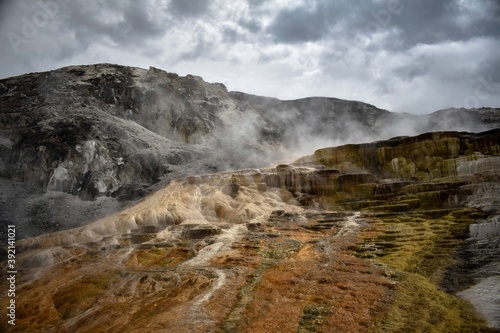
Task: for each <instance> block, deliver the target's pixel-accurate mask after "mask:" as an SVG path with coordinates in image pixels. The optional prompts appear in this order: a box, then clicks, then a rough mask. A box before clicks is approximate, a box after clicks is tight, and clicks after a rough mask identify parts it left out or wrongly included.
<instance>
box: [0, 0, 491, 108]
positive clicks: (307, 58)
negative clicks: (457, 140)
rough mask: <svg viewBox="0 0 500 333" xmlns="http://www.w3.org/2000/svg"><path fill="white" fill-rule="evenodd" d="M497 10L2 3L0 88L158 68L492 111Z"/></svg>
mask: <svg viewBox="0 0 500 333" xmlns="http://www.w3.org/2000/svg"><path fill="white" fill-rule="evenodd" d="M499 17H500V2H499V1H497V0H484V1H464V0H443V1H433V0H372V1H361V0H349V1H348V0H339V1H333V0H318V1H312V0H300V1H297V0H293V1H292V0H271V1H257V0H248V1H246V0H232V1H228V0H216V1H210V2H209V1H204V0H145V1H141V2H138V1H133V0H114V1H113V0H109V1H103V0H87V1H79V0H39V1H31V0H6V1H2V2H1V3H0V38H2V51H1V52H0V77H7V76H12V75H19V74H23V73H27V72H33V71H44V70H51V69H55V68H58V67H62V66H66V65H74V64H92V63H101V62H107V63H116V64H122V65H128V66H136V67H145V68H148V67H149V66H155V67H159V68H162V69H164V70H167V71H169V72H176V73H178V74H180V75H186V74H195V75H199V76H202V77H203V78H204V79H205V80H207V81H210V82H222V83H224V84H225V85H226V86H227V87H228V88H229V89H230V90H240V91H244V92H247V93H252V94H258V95H265V96H272V97H277V98H280V99H296V98H301V97H306V96H328V97H337V98H343V99H350V100H359V101H363V102H367V103H370V104H373V105H376V106H378V107H380V108H385V109H388V110H390V111H395V112H410V113H415V114H422V113H429V112H432V111H435V110H438V109H443V108H448V107H480V106H493V107H499V106H500V46H499V45H500V43H499V42H500V20H499Z"/></svg>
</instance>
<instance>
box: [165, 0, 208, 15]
mask: <svg viewBox="0 0 500 333" xmlns="http://www.w3.org/2000/svg"><path fill="white" fill-rule="evenodd" d="M208 7H209V2H208V1H204V0H172V1H171V2H170V6H169V9H170V10H171V11H172V13H174V14H175V15H180V16H182V17H196V16H200V15H203V14H205V13H206V12H207V10H208Z"/></svg>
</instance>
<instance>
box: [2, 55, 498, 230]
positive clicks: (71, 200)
mask: <svg viewBox="0 0 500 333" xmlns="http://www.w3.org/2000/svg"><path fill="white" fill-rule="evenodd" d="M499 118H500V117H499V112H498V110H497V109H479V110H443V111H440V112H436V113H435V114H431V115H428V116H421V117H417V116H413V115H409V114H396V113H391V112H388V111H385V110H380V109H377V108H376V107H374V106H372V105H368V104H365V103H361V102H355V101H344V100H339V99H334V98H316V97H313V98H305V99H300V100H294V101H280V100H277V99H274V98H267V97H260V96H252V95H248V94H245V93H241V92H229V91H227V89H226V87H225V86H224V85H222V84H219V83H207V82H204V81H203V80H202V79H201V78H200V77H196V76H192V75H188V76H186V77H181V76H178V75H176V74H174V73H167V72H165V71H162V70H159V69H156V68H149V69H148V70H146V69H140V68H131V67H123V66H117V65H110V64H98V65H91V66H72V67H66V68H61V69H58V70H54V71H50V72H44V73H32V74H26V75H22V76H18V77H12V78H6V79H2V80H0V220H1V221H2V223H5V224H6V223H16V224H17V225H18V226H19V237H25V236H32V235H38V234H40V233H45V232H50V231H54V230H60V229H66V228H70V227H76V226H81V225H83V224H85V223H88V222H89V221H92V220H95V219H97V218H99V217H103V216H106V215H108V214H110V213H112V212H115V211H118V210H119V209H121V208H122V207H123V206H125V205H127V204H129V203H130V202H134V201H136V200H138V199H140V198H142V197H144V196H145V195H147V194H148V193H151V191H154V190H157V189H159V188H162V187H164V186H165V185H166V184H168V183H169V182H170V181H171V180H172V179H176V178H179V177H183V176H186V175H188V174H199V173H211V172H217V171H223V170H234V169H239V168H248V167H265V166H268V165H272V164H275V163H278V162H280V161H290V160H293V159H294V158H298V157H300V156H302V155H305V154H310V152H312V151H314V149H317V148H321V147H327V146H334V145H339V144H342V143H361V142H369V141H372V140H379V139H388V138H390V137H393V136H398V135H415V134H419V133H423V132H426V131H437V130H459V131H462V130H468V131H474V132H477V131H482V130H487V129H490V128H495V127H497V126H499ZM0 236H1V237H0V238H2V239H4V238H5V234H4V232H3V231H2V233H1V234H0Z"/></svg>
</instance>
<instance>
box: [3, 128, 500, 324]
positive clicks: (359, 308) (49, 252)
mask: <svg viewBox="0 0 500 333" xmlns="http://www.w3.org/2000/svg"><path fill="white" fill-rule="evenodd" d="M499 154H500V130H498V129H496V130H490V131H487V132H482V133H477V134H474V133H464V132H438V133H427V134H422V135H419V136H415V137H399V138H393V139H391V140H387V141H378V142H375V143H369V144H352V145H344V146H339V147H333V148H323V149H319V150H316V151H315V152H314V154H313V155H309V156H306V157H303V158H300V159H299V160H297V161H296V162H294V163H292V164H287V165H285V164H281V165H278V166H276V167H274V168H260V169H244V170H239V171H231V172H221V173H215V174H203V175H192V176H189V177H185V178H182V179H179V180H176V181H173V182H172V183H171V184H170V185H169V186H167V187H166V188H164V189H161V190H159V191H157V192H155V193H153V194H152V195H150V196H148V197H147V198H145V199H144V200H143V201H141V202H139V203H137V204H136V205H134V206H131V207H129V208H127V209H125V210H122V211H121V212H119V213H116V214H114V215H111V216H109V217H106V218H104V219H101V220H98V221H96V222H94V223H91V224H88V225H86V226H84V227H81V228H78V229H73V230H67V231H60V232H57V233H51V234H47V235H43V236H39V237H36V238H28V239H25V240H23V241H22V242H20V244H19V245H20V246H19V250H20V252H21V254H20V255H19V259H18V261H19V264H20V265H21V267H20V268H19V271H20V274H19V278H20V281H19V283H20V285H21V286H22V287H20V289H19V295H21V296H20V298H19V302H18V303H17V304H18V311H19V312H18V313H19V314H20V315H19V318H18V321H17V324H16V327H5V329H6V330H8V331H13V332H15V331H22V332H29V331H30V330H32V331H40V330H41V331H47V332H51V331H54V332H56V331H81V332H99V331H107V332H123V331H130V332H132V331H134V330H137V329H141V330H143V331H151V332H178V331H179V330H181V331H192V332H208V331H211V332H268V331H269V330H271V331H276V332H278V331H283V332H293V331H298V332H331V331H339V332H401V331H430V332H442V331H448V332H494V331H496V330H498V329H500V320H499V318H498V315H497V313H498V311H496V310H497V309H498V299H499V297H500V291H499V290H498V288H497V286H498V285H500V284H499V283H498V282H499V276H498V267H499V262H500V261H499V259H500V252H499V249H500V247H499V244H500V220H499V216H500V211H499V207H500V202H499V200H500V195H499V194H500V192H499V190H500V183H499V179H500V177H499V175H498V170H499V166H500V158H499ZM4 281H5V279H4ZM457 296H459V297H457ZM33 300H36V302H33ZM466 300H467V301H469V302H470V303H469V302H467V301H466ZM2 304H3V303H2ZM471 304H473V306H474V307H473V306H472V305H471ZM2 306H3V305H2ZM474 308H475V309H474Z"/></svg>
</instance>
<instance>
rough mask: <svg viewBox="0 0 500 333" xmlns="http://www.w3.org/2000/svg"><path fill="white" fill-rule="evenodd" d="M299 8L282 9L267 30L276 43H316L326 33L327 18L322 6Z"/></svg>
mask: <svg viewBox="0 0 500 333" xmlns="http://www.w3.org/2000/svg"><path fill="white" fill-rule="evenodd" d="M312 7H313V8H310V6H305V5H303V6H300V7H297V8H292V9H283V10H282V11H280V12H279V13H278V15H277V16H276V17H275V19H274V21H273V22H272V23H271V25H270V26H269V28H268V30H267V31H268V32H269V33H271V34H272V35H273V36H274V37H275V38H276V40H277V41H278V42H285V43H300V42H307V41H316V40H318V39H321V38H323V37H324V36H325V35H326V34H327V33H328V29H327V27H328V24H327V23H328V21H327V17H326V16H325V15H324V13H323V12H322V11H321V8H322V6H320V5H317V6H312Z"/></svg>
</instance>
